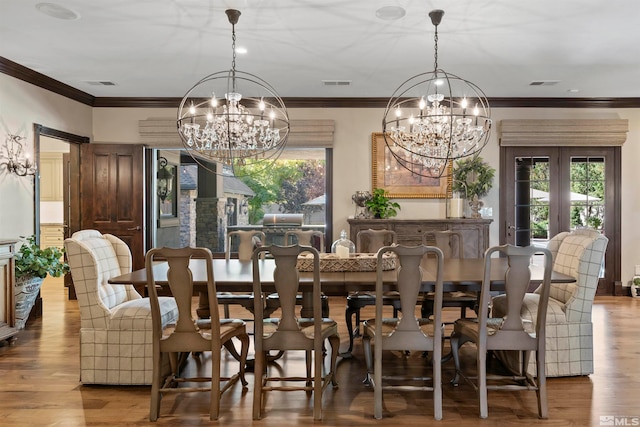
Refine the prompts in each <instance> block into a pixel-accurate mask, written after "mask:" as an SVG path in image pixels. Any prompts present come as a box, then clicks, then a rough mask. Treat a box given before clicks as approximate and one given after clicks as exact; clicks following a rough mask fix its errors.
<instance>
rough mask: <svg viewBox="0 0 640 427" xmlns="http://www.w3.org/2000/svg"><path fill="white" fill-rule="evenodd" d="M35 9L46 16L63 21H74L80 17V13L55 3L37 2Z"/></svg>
mask: <svg viewBox="0 0 640 427" xmlns="http://www.w3.org/2000/svg"><path fill="white" fill-rule="evenodd" d="M36 9H37V10H38V12H41V13H44V14H45V15H47V16H51V17H52V18H57V19H64V20H65V21H74V20H76V19H78V18H80V15H79V14H77V13H76V12H74V11H73V10H71V9H67V8H66V7H64V6H60V5H59V4H55V3H38V4H36Z"/></svg>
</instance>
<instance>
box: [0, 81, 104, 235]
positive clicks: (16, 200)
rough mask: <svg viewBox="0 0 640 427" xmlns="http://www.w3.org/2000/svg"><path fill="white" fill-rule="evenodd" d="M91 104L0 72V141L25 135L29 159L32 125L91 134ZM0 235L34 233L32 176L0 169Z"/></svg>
mask: <svg viewBox="0 0 640 427" xmlns="http://www.w3.org/2000/svg"><path fill="white" fill-rule="evenodd" d="M92 120H93V119H92V109H91V107H89V106H87V105H84V104H81V103H79V102H76V101H72V100H70V99H68V98H65V97H63V96H60V95H56V94H54V93H52V92H49V91H47V90H44V89H40V88H39V87H37V86H34V85H31V84H28V83H25V82H23V81H21V80H18V79H15V78H13V77H10V76H7V75H6V74H0V138H1V140H0V144H2V145H3V144H4V141H5V138H6V135H7V134H13V135H20V136H23V137H25V138H26V139H25V142H26V146H25V147H24V148H25V149H26V151H28V152H29V153H31V158H32V159H33V125H34V123H37V124H41V125H43V126H45V127H48V128H52V129H56V130H60V131H64V132H69V133H72V134H76V135H80V136H91V126H92ZM0 200H2V207H0V237H3V238H17V237H19V236H27V235H30V234H33V233H34V228H33V226H34V224H33V222H34V219H33V212H34V209H33V178H32V177H19V176H16V175H15V174H8V173H4V172H0Z"/></svg>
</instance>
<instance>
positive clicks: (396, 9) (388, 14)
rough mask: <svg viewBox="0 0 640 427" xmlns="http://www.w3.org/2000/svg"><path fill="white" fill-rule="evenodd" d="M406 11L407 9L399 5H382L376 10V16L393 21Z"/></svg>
mask: <svg viewBox="0 0 640 427" xmlns="http://www.w3.org/2000/svg"><path fill="white" fill-rule="evenodd" d="M406 13H407V11H406V10H404V9H403V8H401V7H400V6H383V7H381V8H380V9H378V10H376V16H377V17H378V18H380V19H384V20H385V21H395V20H396V19H400V18H402V17H403V16H404V15H405V14H406Z"/></svg>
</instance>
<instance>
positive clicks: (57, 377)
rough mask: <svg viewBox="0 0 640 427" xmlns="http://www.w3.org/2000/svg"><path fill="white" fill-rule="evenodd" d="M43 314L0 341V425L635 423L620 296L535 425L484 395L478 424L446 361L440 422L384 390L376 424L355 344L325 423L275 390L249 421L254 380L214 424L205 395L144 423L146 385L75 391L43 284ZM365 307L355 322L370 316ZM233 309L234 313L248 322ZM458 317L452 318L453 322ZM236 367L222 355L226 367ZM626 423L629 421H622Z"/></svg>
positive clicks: (399, 362) (71, 335) (629, 336)
mask: <svg viewBox="0 0 640 427" xmlns="http://www.w3.org/2000/svg"><path fill="white" fill-rule="evenodd" d="M42 294H43V299H44V310H43V317H42V318H40V319H36V320H35V321H33V322H31V323H30V324H28V325H27V328H26V329H25V330H23V331H21V332H20V334H19V335H18V341H17V342H16V343H15V345H11V346H9V345H7V344H6V342H3V343H0V425H3V426H146V425H159V426H163V425H184V426H193V425H209V424H220V425H233V426H251V425H256V426H265V427H271V426H278V427H282V426H292V425H303V426H306V425H311V424H320V425H327V426H367V425H376V426H398V425H403V424H405V425H409V424H420V425H439V426H453V425H456V426H472V425H473V426H475V425H480V426H483V425H486V426H509V425H527V426H528V425H547V426H589V425H591V426H599V425H601V420H600V417H601V416H609V415H611V416H617V417H622V416H626V417H636V418H635V420H640V403H638V396H639V395H640V370H639V369H638V360H639V356H640V340H639V339H638V338H637V329H638V325H637V323H636V322H637V316H638V313H639V312H640V300H636V299H632V298H628V297H598V298H597V299H596V304H595V306H594V310H593V319H594V333H595V336H594V345H595V370H596V372H595V373H594V374H593V375H590V376H585V377H575V378H551V379H549V381H548V389H549V408H550V410H549V419H548V420H539V419H538V418H537V409H536V407H537V406H536V398H535V393H533V392H497V391H494V392H489V418H488V419H486V420H481V419H480V418H478V409H477V400H476V397H475V393H474V392H473V389H472V388H471V387H470V386H469V385H465V384H462V385H460V386H459V387H453V386H451V385H450V384H448V382H447V381H448V379H449V378H451V376H452V375H453V362H447V363H445V364H444V365H443V368H444V372H443V378H444V380H445V384H444V408H443V412H444V419H443V420H442V421H435V420H434V419H433V404H432V398H431V393H430V392H385V395H384V406H385V409H384V417H385V418H384V419H382V420H374V419H373V391H372V390H371V389H370V388H368V387H367V386H365V385H364V384H362V379H363V378H364V374H365V366H364V358H363V354H362V344H361V341H360V340H359V339H357V340H356V344H355V349H354V354H353V356H354V357H353V358H351V359H339V362H338V369H337V378H338V382H339V384H340V387H339V388H338V389H331V388H329V389H327V390H326V392H325V394H324V408H325V409H324V419H323V421H322V422H320V423H314V422H313V416H312V402H311V396H307V395H306V394H305V393H303V392H289V393H282V392H273V393H271V395H270V396H269V397H268V400H267V406H266V416H265V418H264V419H263V420H260V421H255V422H254V421H252V420H251V405H252V397H253V393H252V388H253V375H252V374H248V375H247V379H248V381H249V390H248V391H246V392H244V393H243V392H242V390H241V387H239V386H238V385H236V386H235V387H234V388H233V389H232V390H230V392H229V393H227V394H225V395H224V397H223V400H222V412H221V417H220V419H219V420H218V422H217V423H216V422H211V421H209V418H208V407H207V405H208V401H209V395H208V393H199V394H190V395H181V396H167V397H165V398H164V399H163V401H162V407H161V417H160V419H159V420H158V421H157V422H156V423H150V422H149V421H148V415H149V390H150V388H149V387H113V386H83V385H81V384H80V383H79V381H78V371H79V369H78V366H79V345H78V330H79V325H80V318H79V311H78V305H77V302H76V301H68V300H67V299H66V296H65V292H64V288H63V285H62V283H61V281H57V280H50V279H48V280H47V281H46V282H45V284H44V286H43V291H42ZM330 306H331V313H332V317H333V318H334V319H336V320H337V321H338V322H339V323H340V334H341V337H342V345H341V348H342V350H345V349H346V348H347V346H348V339H347V331H346V327H345V325H344V320H343V318H344V298H342V297H331V301H330ZM371 313H372V311H370V310H369V309H367V310H363V316H364V317H367V316H369V315H371ZM247 314H248V313H247V312H242V309H240V308H238V309H236V311H235V315H237V316H241V317H246V316H247ZM455 314H456V311H455V310H453V311H452V312H451V316H454V315H455ZM463 350H464V351H463V363H464V364H465V366H468V367H472V366H473V365H474V361H475V359H474V354H473V347H472V346H470V345H466V346H465V347H464V348H463ZM384 357H385V364H386V366H394V367H395V368H396V369H401V370H411V371H415V372H417V373H418V372H423V371H425V372H428V369H426V368H425V365H426V363H425V359H423V358H422V357H421V355H420V354H411V355H410V356H409V357H406V358H405V357H403V356H402V355H400V354H395V353H389V354H385V356H384ZM203 361H204V366H206V356H205V358H204V359H202V360H197V359H190V361H189V365H188V369H192V370H198V369H202V366H203V364H202V362H203ZM236 363H237V362H235V361H234V360H233V359H232V358H231V357H230V356H229V355H228V354H225V361H223V365H224V366H229V367H230V368H233V369H235V368H236V366H237V365H236ZM277 363H278V364H277V367H278V369H281V370H283V371H287V372H288V371H290V370H293V369H303V367H304V356H303V354H295V353H294V354H291V355H289V356H286V357H285V358H283V359H281V360H279V361H278V362H277ZM633 420H634V418H627V421H626V422H633ZM626 425H632V424H626Z"/></svg>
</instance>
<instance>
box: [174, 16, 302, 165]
mask: <svg viewBox="0 0 640 427" xmlns="http://www.w3.org/2000/svg"><path fill="white" fill-rule="evenodd" d="M225 13H226V14H227V17H228V19H229V22H230V23H231V28H232V31H231V38H232V44H231V48H232V52H233V59H232V62H231V70H229V71H220V72H217V73H213V74H210V75H208V76H206V77H204V78H203V79H202V80H200V81H199V82H197V83H196V84H195V85H194V86H193V87H192V88H191V89H190V90H189V91H188V92H187V94H186V95H185V96H184V98H183V99H182V102H181V103H180V107H179V109H178V120H177V125H178V133H179V134H180V138H181V140H182V142H183V145H184V147H185V149H186V150H187V152H188V153H189V154H190V155H191V157H193V158H194V159H195V160H196V162H198V163H199V164H200V165H201V166H203V167H205V168H206V169H208V170H210V171H212V172H215V173H218V174H228V172H227V171H228V170H229V169H231V173H232V174H234V175H235V169H234V168H235V167H236V166H242V165H245V164H247V162H248V161H250V162H251V164H252V165H256V166H257V169H261V168H260V166H262V168H266V167H268V166H269V165H270V164H271V163H272V162H273V161H275V160H276V159H277V158H278V157H279V156H280V153H281V152H282V150H283V149H284V146H285V144H286V141H287V137H288V135H289V116H288V114H287V109H286V107H285V105H284V102H283V101H282V99H281V98H280V96H278V94H277V92H276V91H275V89H273V87H272V86H271V85H269V84H268V83H267V82H265V81H264V80H262V79H261V78H259V77H257V76H255V75H253V74H249V73H245V72H242V71H239V70H236V32H235V25H236V24H237V23H238V19H239V18H240V12H239V11H238V10H235V9H228V10H226V11H225ZM242 92H244V95H243V94H242ZM220 94H223V95H222V96H220ZM248 95H250V96H248ZM203 160H204V162H203ZM211 162H213V163H214V164H215V163H222V166H223V167H222V168H218V167H214V166H213V165H212V164H211ZM214 169H215V170H214ZM222 169H224V170H225V172H223V171H222Z"/></svg>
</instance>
